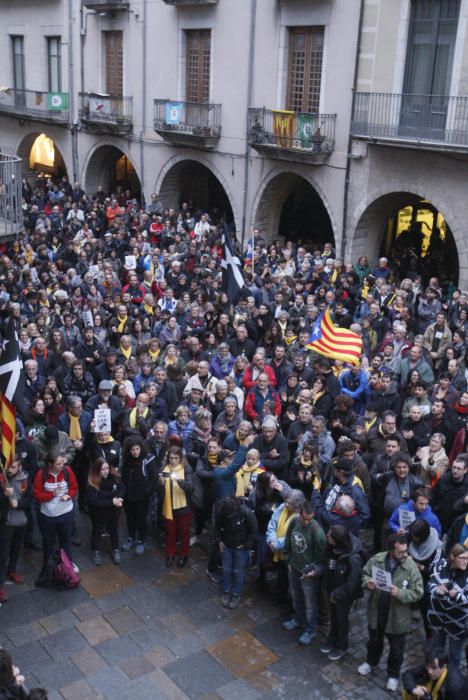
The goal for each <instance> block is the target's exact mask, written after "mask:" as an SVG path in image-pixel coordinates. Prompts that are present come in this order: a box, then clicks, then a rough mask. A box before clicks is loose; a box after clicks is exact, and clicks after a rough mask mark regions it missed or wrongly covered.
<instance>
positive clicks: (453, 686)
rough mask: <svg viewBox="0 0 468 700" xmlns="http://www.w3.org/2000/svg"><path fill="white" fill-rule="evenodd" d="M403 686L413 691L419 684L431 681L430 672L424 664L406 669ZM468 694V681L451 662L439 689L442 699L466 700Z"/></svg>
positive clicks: (408, 690)
mask: <svg viewBox="0 0 468 700" xmlns="http://www.w3.org/2000/svg"><path fill="white" fill-rule="evenodd" d="M401 679H402V681H403V687H404V689H405V690H406V691H407V692H408V693H411V691H412V690H413V688H416V686H418V685H427V684H428V683H429V682H430V680H431V679H430V678H429V674H428V673H427V671H426V667H425V666H424V665H421V666H416V667H415V668H409V669H408V670H406V671H405V672H404V673H403V675H402V677H401ZM467 695H468V682H467V679H466V678H465V676H464V675H463V674H462V672H461V671H460V670H459V669H458V668H457V667H456V666H452V665H450V664H449V667H448V673H447V675H446V676H445V680H444V682H443V683H442V686H441V688H440V690H439V695H438V697H440V699H441V700H465V698H466V697H467Z"/></svg>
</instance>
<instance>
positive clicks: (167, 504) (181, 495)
mask: <svg viewBox="0 0 468 700" xmlns="http://www.w3.org/2000/svg"><path fill="white" fill-rule="evenodd" d="M163 474H175V475H176V477H177V479H183V478H184V476H185V472H184V466H183V464H178V465H177V467H175V468H174V467H170V466H169V464H166V466H165V467H164V469H163ZM186 505H187V496H186V495H185V491H184V489H181V488H180V486H179V484H178V483H177V481H176V479H171V478H170V477H167V478H165V479H164V503H163V516H164V517H165V518H166V520H174V514H173V511H174V510H179V509H180V508H185V507H186Z"/></svg>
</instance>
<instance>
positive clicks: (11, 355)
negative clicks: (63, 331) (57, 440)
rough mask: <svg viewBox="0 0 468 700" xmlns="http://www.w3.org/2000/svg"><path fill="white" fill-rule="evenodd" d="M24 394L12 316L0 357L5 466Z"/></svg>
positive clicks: (0, 394)
mask: <svg viewBox="0 0 468 700" xmlns="http://www.w3.org/2000/svg"><path fill="white" fill-rule="evenodd" d="M23 394H24V374H23V362H22V360H21V355H20V350H19V345H18V335H17V333H16V328H15V322H14V319H13V317H12V316H10V321H9V324H8V335H7V337H6V339H5V340H4V342H3V350H2V356H1V358H0V420H1V423H2V453H3V456H4V466H5V468H6V467H8V466H9V465H10V464H11V460H12V459H13V456H14V454H15V443H16V409H17V408H19V409H20V410H21V408H22V405H23Z"/></svg>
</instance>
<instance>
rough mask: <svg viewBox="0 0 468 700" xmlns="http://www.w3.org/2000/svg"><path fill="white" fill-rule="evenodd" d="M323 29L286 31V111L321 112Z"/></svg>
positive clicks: (305, 28) (311, 28) (307, 28)
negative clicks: (287, 55)
mask: <svg viewBox="0 0 468 700" xmlns="http://www.w3.org/2000/svg"><path fill="white" fill-rule="evenodd" d="M322 59H323V27H297V28H294V29H290V30H289V65H288V89H287V97H286V109H289V110H291V111H293V112H313V113H316V112H318V111H319V109H320V85H321V81H322Z"/></svg>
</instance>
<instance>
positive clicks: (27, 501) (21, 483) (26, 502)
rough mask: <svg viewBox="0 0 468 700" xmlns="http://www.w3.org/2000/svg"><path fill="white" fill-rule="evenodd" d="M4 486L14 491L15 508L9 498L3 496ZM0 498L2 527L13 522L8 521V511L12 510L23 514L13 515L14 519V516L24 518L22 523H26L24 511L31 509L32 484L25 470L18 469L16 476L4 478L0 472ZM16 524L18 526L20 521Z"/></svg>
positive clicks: (0, 522) (0, 521)
mask: <svg viewBox="0 0 468 700" xmlns="http://www.w3.org/2000/svg"><path fill="white" fill-rule="evenodd" d="M4 486H8V487H10V488H13V490H14V492H15V498H16V501H17V506H16V508H12V507H11V505H10V499H9V498H8V496H5V493H4V491H3V487H4ZM0 500H1V501H2V503H1V504H0V527H3V526H4V525H5V524H9V525H10V524H13V523H10V522H8V521H9V518H8V514H9V511H14V512H16V513H20V512H22V513H23V514H24V515H21V516H13V517H14V518H15V519H16V517H18V518H22V519H24V524H25V525H26V513H25V511H29V510H30V509H31V506H32V501H33V490H32V485H31V481H30V479H29V475H28V473H27V472H26V471H23V469H20V470H19V472H18V473H17V474H16V476H14V477H8V479H6V478H5V476H4V475H3V474H0ZM17 525H18V526H19V525H20V523H17Z"/></svg>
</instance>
